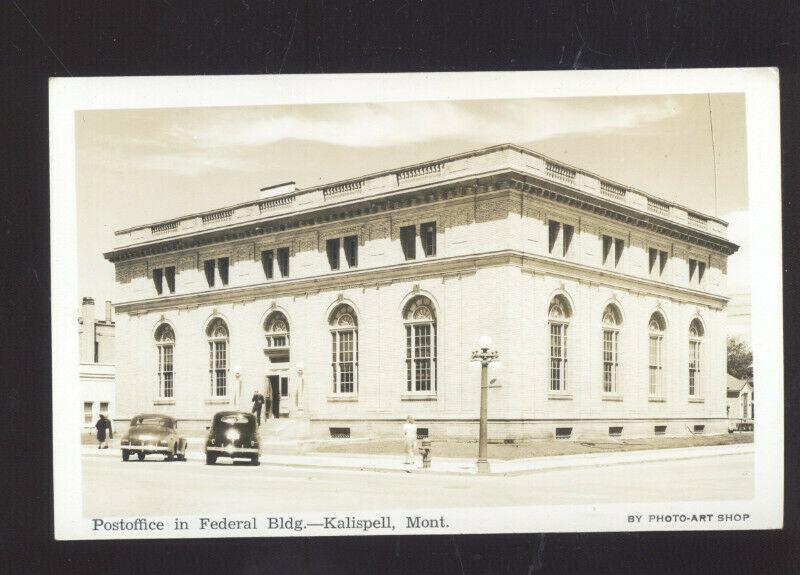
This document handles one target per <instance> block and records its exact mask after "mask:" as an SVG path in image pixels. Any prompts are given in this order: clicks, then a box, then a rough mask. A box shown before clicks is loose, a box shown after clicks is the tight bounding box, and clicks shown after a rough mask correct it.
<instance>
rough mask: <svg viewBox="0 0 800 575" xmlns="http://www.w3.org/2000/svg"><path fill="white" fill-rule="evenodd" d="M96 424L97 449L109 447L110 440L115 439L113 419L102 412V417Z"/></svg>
mask: <svg viewBox="0 0 800 575" xmlns="http://www.w3.org/2000/svg"><path fill="white" fill-rule="evenodd" d="M94 426H95V428H96V429H97V449H100V448H103V449H108V440H109V439H114V434H113V433H112V432H111V420H110V419H107V418H106V416H105V415H103V414H102V413H101V414H100V419H98V420H97V423H95V424H94ZM106 432H107V433H106Z"/></svg>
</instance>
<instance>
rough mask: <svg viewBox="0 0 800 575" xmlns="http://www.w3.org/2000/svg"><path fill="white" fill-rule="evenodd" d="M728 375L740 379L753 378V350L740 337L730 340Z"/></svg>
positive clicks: (730, 338)
mask: <svg viewBox="0 0 800 575" xmlns="http://www.w3.org/2000/svg"><path fill="white" fill-rule="evenodd" d="M728 373H729V374H731V375H732V376H733V377H737V378H739V379H752V378H753V350H752V349H750V345H748V344H747V342H744V341H742V340H741V339H739V338H738V337H729V338H728Z"/></svg>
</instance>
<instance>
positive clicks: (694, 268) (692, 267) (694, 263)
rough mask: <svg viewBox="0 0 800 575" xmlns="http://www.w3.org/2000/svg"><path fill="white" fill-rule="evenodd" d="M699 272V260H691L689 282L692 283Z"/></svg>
mask: <svg viewBox="0 0 800 575" xmlns="http://www.w3.org/2000/svg"><path fill="white" fill-rule="evenodd" d="M696 272H697V260H693V259H690V260H689V283H692V282H693V281H694V278H695V274H696Z"/></svg>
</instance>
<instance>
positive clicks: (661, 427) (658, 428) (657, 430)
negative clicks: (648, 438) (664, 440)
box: [655, 425, 667, 435]
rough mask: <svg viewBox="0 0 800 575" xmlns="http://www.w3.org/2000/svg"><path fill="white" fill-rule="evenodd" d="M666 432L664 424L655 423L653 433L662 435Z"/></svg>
mask: <svg viewBox="0 0 800 575" xmlns="http://www.w3.org/2000/svg"><path fill="white" fill-rule="evenodd" d="M666 432H667V426H666V425H656V427H655V434H656V435H664V434H665V433H666Z"/></svg>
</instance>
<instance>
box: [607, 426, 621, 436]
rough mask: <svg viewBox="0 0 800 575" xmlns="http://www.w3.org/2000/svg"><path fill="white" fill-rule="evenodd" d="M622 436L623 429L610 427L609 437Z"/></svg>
mask: <svg viewBox="0 0 800 575" xmlns="http://www.w3.org/2000/svg"><path fill="white" fill-rule="evenodd" d="M620 435H622V427H609V428H608V436H609V437H619V436H620Z"/></svg>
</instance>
